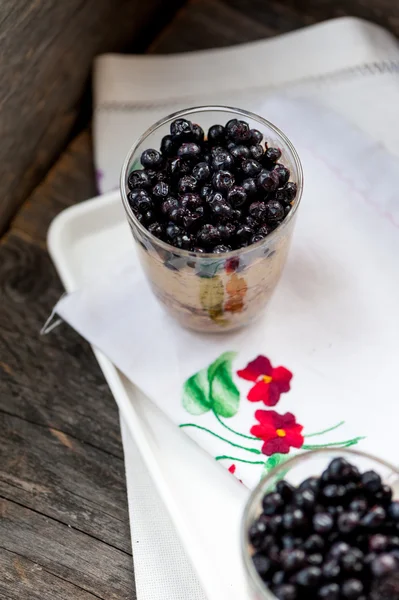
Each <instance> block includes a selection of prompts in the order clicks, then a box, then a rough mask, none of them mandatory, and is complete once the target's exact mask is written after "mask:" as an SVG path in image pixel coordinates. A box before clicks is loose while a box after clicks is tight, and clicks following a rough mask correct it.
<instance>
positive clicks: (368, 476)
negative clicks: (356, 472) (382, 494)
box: [361, 471, 382, 494]
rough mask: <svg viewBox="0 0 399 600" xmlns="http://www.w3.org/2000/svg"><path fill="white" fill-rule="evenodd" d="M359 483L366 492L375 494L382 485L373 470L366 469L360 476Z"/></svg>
mask: <svg viewBox="0 0 399 600" xmlns="http://www.w3.org/2000/svg"><path fill="white" fill-rule="evenodd" d="M361 484H362V486H363V488H364V489H365V490H366V491H367V492H371V493H372V494H375V493H376V492H378V491H379V490H380V489H381V487H382V481H381V477H380V476H379V475H378V473H376V472H375V471H366V472H365V473H363V474H362V476H361Z"/></svg>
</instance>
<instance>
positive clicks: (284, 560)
mask: <svg viewBox="0 0 399 600" xmlns="http://www.w3.org/2000/svg"><path fill="white" fill-rule="evenodd" d="M280 561H281V566H282V567H283V569H284V571H286V572H287V573H288V572H290V571H298V570H299V569H302V567H304V566H305V564H306V554H305V552H304V551H303V550H299V549H294V550H283V551H282V552H281V555H280Z"/></svg>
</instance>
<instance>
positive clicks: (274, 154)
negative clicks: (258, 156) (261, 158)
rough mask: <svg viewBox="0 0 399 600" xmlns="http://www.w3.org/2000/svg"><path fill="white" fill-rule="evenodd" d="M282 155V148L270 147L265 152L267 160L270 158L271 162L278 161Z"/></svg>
mask: <svg viewBox="0 0 399 600" xmlns="http://www.w3.org/2000/svg"><path fill="white" fill-rule="evenodd" d="M280 157H281V150H280V148H268V149H267V150H266V152H265V158H266V159H267V160H269V161H270V162H273V163H275V162H277V161H278V159H279V158H280Z"/></svg>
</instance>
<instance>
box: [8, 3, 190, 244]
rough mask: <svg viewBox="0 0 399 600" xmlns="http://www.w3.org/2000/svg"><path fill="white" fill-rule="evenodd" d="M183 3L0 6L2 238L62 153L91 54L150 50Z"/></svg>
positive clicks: (73, 120)
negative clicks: (152, 40) (164, 23)
mask: <svg viewBox="0 0 399 600" xmlns="http://www.w3.org/2000/svg"><path fill="white" fill-rule="evenodd" d="M180 3H181V2H180V0H168V2H167V3H165V2H163V0H147V1H146V2H141V1H140V0H83V1H82V0H67V1H58V2H51V0H45V1H40V0H39V1H36V2H33V1H32V0H3V1H2V2H1V3H0V40H1V53H0V73H1V77H0V132H1V144H0V180H1V182H2V186H1V190H2V198H1V201H0V233H1V232H2V231H3V230H4V228H5V227H6V225H7V223H8V221H9V219H10V218H11V216H12V215H13V214H14V213H15V209H16V207H17V206H18V205H19V204H20V203H21V202H22V201H23V200H24V199H25V198H26V196H27V194H28V193H30V192H31V191H32V189H33V188H34V186H35V185H36V184H37V183H38V182H39V181H40V179H41V178H42V177H43V175H44V174H45V173H46V171H47V170H48V168H49V166H50V165H51V164H52V163H53V162H54V160H55V158H56V157H57V156H58V155H59V152H60V150H61V149H63V148H65V145H66V141H67V139H68V136H69V134H70V132H71V130H72V128H73V126H74V124H75V122H76V119H77V116H78V114H79V111H80V105H79V101H80V99H81V97H82V94H83V91H84V89H85V86H86V84H87V82H88V79H89V76H90V71H91V67H92V61H93V57H94V56H96V55H97V54H99V53H101V52H110V51H118V50H123V49H127V48H131V47H133V48H135V49H137V48H140V47H143V46H144V45H145V44H147V45H148V39H149V38H150V37H151V36H153V32H154V31H156V30H157V27H158V26H159V25H160V23H161V22H162V19H166V20H167V17H168V16H169V13H170V12H171V10H173V7H175V6H178V5H179V4H180Z"/></svg>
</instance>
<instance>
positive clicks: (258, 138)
mask: <svg viewBox="0 0 399 600" xmlns="http://www.w3.org/2000/svg"><path fill="white" fill-rule="evenodd" d="M250 133H251V142H252V143H253V144H260V143H261V142H262V140H263V134H262V133H261V132H260V131H258V130H257V129H251V132H250Z"/></svg>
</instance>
